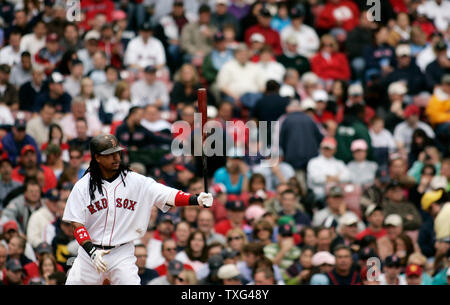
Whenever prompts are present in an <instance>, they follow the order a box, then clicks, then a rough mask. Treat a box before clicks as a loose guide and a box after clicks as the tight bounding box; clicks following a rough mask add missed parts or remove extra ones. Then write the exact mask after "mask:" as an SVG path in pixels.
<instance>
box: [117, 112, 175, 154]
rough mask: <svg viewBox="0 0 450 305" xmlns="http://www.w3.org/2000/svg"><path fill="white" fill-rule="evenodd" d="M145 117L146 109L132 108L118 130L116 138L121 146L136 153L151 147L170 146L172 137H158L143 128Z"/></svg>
mask: <svg viewBox="0 0 450 305" xmlns="http://www.w3.org/2000/svg"><path fill="white" fill-rule="evenodd" d="M143 115H144V109H142V108H141V107H132V108H131V109H130V112H129V113H128V116H127V117H126V119H125V120H124V122H123V123H122V125H120V126H119V127H117V130H116V136H117V139H118V140H119V142H120V144H121V145H124V146H126V147H127V148H128V149H129V150H134V151H136V150H139V149H141V148H148V147H149V146H151V145H156V146H158V145H161V144H167V145H170V143H171V142H172V139H171V138H170V137H167V136H163V135H156V134H154V133H153V132H151V131H149V130H147V129H146V128H144V127H143V126H141V124H140V121H141V119H142V117H143Z"/></svg>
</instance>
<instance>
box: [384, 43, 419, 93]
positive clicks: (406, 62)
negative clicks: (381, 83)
mask: <svg viewBox="0 0 450 305" xmlns="http://www.w3.org/2000/svg"><path fill="white" fill-rule="evenodd" d="M395 56H396V58H397V65H396V67H395V68H394V71H392V72H391V73H390V74H388V75H387V76H386V77H385V82H386V84H390V83H392V82H395V81H399V80H405V81H406V84H407V88H408V93H409V94H411V95H415V94H418V93H420V92H422V91H424V90H426V89H427V86H426V80H425V76H424V74H423V73H422V72H421V71H420V69H419V67H418V66H417V65H416V63H415V61H414V60H412V56H411V47H410V45H409V44H406V43H400V44H398V45H397V47H396V48H395Z"/></svg>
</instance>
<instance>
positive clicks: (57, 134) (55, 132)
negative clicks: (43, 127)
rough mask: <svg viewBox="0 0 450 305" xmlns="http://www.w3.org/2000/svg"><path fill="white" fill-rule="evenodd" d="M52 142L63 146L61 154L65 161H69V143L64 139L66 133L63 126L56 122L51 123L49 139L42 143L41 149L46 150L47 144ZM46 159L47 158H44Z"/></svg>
mask: <svg viewBox="0 0 450 305" xmlns="http://www.w3.org/2000/svg"><path fill="white" fill-rule="evenodd" d="M50 143H52V144H56V145H58V146H59V147H60V148H61V155H62V159H63V160H64V161H65V162H68V161H69V144H67V142H66V141H65V139H64V133H63V130H62V128H61V126H59V125H58V124H56V123H52V124H50V126H49V128H48V141H47V142H46V143H44V144H42V147H41V151H45V150H46V149H47V146H48V145H49V144H50ZM43 161H45V160H43Z"/></svg>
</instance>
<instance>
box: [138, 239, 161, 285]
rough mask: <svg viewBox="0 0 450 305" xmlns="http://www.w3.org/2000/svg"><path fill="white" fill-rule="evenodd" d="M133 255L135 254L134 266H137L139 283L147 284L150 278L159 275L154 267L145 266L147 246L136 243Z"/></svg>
mask: <svg viewBox="0 0 450 305" xmlns="http://www.w3.org/2000/svg"><path fill="white" fill-rule="evenodd" d="M134 255H135V256H136V266H137V267H138V275H139V277H140V278H141V285H147V284H148V283H149V282H150V281H151V280H153V279H155V278H157V277H159V274H158V272H156V270H155V269H149V268H146V267H145V261H146V260H147V248H146V247H145V246H144V245H142V244H138V245H136V246H135V248H134Z"/></svg>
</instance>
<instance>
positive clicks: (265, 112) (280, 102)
mask: <svg viewBox="0 0 450 305" xmlns="http://www.w3.org/2000/svg"><path fill="white" fill-rule="evenodd" d="M279 91H280V85H279V84H278V83H277V82H276V81H274V80H269V81H267V83H266V92H265V93H264V95H263V96H262V98H261V99H259V100H258V101H257V102H256V104H255V106H253V108H252V111H251V117H252V118H255V119H256V120H258V121H266V122H267V130H268V131H270V130H271V129H270V128H271V126H272V121H277V120H278V119H279V118H280V116H281V115H283V114H284V113H286V107H287V105H288V104H289V98H287V97H282V96H280V94H279ZM267 139H268V143H269V144H270V143H271V133H270V132H268V134H267Z"/></svg>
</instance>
